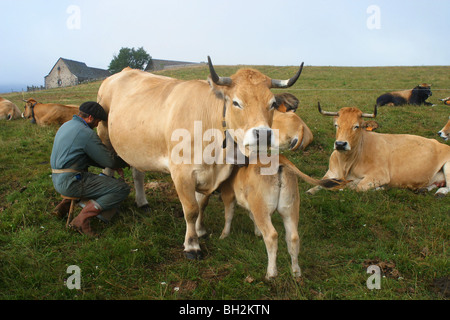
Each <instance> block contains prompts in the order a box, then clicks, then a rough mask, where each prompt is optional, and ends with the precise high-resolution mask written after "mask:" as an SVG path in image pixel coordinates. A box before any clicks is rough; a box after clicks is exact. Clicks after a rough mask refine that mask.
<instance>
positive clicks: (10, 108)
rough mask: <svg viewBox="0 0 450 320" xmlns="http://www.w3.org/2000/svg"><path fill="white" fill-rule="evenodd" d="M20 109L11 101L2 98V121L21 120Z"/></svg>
mask: <svg viewBox="0 0 450 320" xmlns="http://www.w3.org/2000/svg"><path fill="white" fill-rule="evenodd" d="M20 115H21V112H20V109H19V108H18V107H17V106H16V105H15V104H14V103H12V102H11V101H9V100H6V99H4V98H1V97H0V120H5V119H6V120H14V119H20Z"/></svg>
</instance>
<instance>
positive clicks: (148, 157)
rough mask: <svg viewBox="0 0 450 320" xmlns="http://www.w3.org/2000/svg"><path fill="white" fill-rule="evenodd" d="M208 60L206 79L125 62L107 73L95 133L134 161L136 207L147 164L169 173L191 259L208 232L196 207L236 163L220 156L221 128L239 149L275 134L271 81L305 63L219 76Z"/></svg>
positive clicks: (275, 83)
mask: <svg viewBox="0 0 450 320" xmlns="http://www.w3.org/2000/svg"><path fill="white" fill-rule="evenodd" d="M208 63H209V68H210V77H209V78H208V81H203V80H190V81H182V80H177V79H173V78H168V77H163V76H158V75H153V74H151V73H148V72H143V71H139V70H132V69H129V68H126V69H125V70H123V71H122V72H120V73H117V74H115V75H113V76H111V77H109V78H108V79H106V80H105V81H104V82H103V83H102V85H101V87H100V89H99V93H98V102H99V103H100V104H101V105H102V106H103V107H104V109H105V110H106V111H107V112H108V113H109V116H108V123H105V122H102V123H101V124H100V125H99V128H98V132H99V135H100V137H101V138H102V140H103V141H104V143H106V144H109V145H110V146H112V148H114V150H115V151H116V152H117V154H118V155H119V156H120V157H121V158H122V159H124V160H125V161H126V162H127V163H128V164H130V165H131V166H132V167H133V178H134V182H135V189H136V203H137V205H138V206H139V207H141V206H145V205H148V202H147V199H146V197H145V193H144V175H145V172H146V171H160V172H166V173H170V175H171V177H172V180H173V182H174V185H175V188H176V190H177V194H178V197H179V199H180V202H181V204H182V207H183V211H184V216H185V220H186V236H185V241H184V251H185V253H186V256H187V258H190V259H197V258H198V257H199V256H200V254H201V250H200V246H199V242H198V237H199V236H201V235H203V234H204V233H206V232H205V230H196V225H195V224H196V220H197V217H198V215H199V209H200V207H202V205H203V202H204V201H205V199H207V197H208V195H210V194H211V193H212V192H213V191H214V190H216V189H217V187H218V186H219V185H220V183H221V182H222V181H224V180H225V179H226V178H228V176H229V175H230V174H231V171H232V169H233V164H230V163H226V161H224V159H225V151H224V150H223V149H221V146H222V141H223V140H224V135H223V132H224V131H225V130H226V131H227V132H232V133H233V135H232V136H233V137H234V138H235V141H236V143H237V144H238V146H239V148H240V149H241V150H242V151H243V152H248V150H249V149H251V148H253V147H256V146H260V145H261V144H266V143H267V141H269V142H272V141H273V139H274V138H273V135H272V129H271V128H270V127H271V125H272V119H273V109H274V107H275V106H276V101H275V97H274V94H273V93H272V92H271V91H270V89H271V88H288V87H290V86H292V85H293V84H294V83H295V82H296V81H297V79H298V78H299V76H300V74H301V71H302V69H303V64H302V66H301V67H300V69H299V70H298V72H297V74H296V75H295V76H294V77H292V78H291V79H289V80H275V79H270V78H269V77H267V76H266V75H264V74H262V73H261V72H259V71H257V70H253V69H241V70H238V71H237V72H236V73H235V74H234V75H232V76H231V77H220V76H218V75H217V73H216V72H215V70H214V67H213V65H212V63H211V60H210V58H209V57H208ZM217 133H218V135H217ZM180 140H181V142H180ZM208 141H210V143H208ZM212 141H214V145H213V147H212V148H211V145H212V144H213V142H212ZM180 145H182V147H180ZM186 146H187V147H188V148H186ZM217 146H219V147H217Z"/></svg>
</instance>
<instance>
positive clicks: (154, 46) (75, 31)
mask: <svg viewBox="0 0 450 320" xmlns="http://www.w3.org/2000/svg"><path fill="white" fill-rule="evenodd" d="M0 12H1V13H2V19H0V40H1V50H0V92H7V91H10V90H11V89H12V88H13V89H15V90H20V89H21V88H24V89H25V90H26V86H27V85H44V77H45V76H46V75H47V74H48V73H49V72H50V70H51V68H52V67H53V66H54V64H55V63H56V61H57V60H58V59H59V58H60V57H63V58H66V59H72V60H77V61H81V62H85V63H86V64H87V65H88V66H90V67H97V68H104V69H107V68H108V65H109V63H110V62H111V59H112V58H113V55H114V54H117V53H118V52H119V50H120V48H122V47H129V48H132V47H134V48H138V47H144V49H145V50H146V51H147V52H148V53H149V54H150V55H151V56H152V57H153V58H155V59H169V60H181V61H192V62H200V61H206V57H207V56H208V55H210V56H211V58H212V60H213V63H214V64H217V65H219V64H226V65H236V64H251V65H279V66H286V65H296V66H297V65H299V64H300V62H302V61H304V62H305V65H313V66H394V65H396V66H397V65H401V66H403V65H408V66H420V65H450V41H449V31H450V19H449V13H450V1H449V0H430V1H416V0H388V1H385V0H368V1H367V0H313V1H312V0H309V1H303V0H226V1H225V0H222V1H219V0H158V1H156V0H127V1H123V0H120V1H119V0H0ZM9 87H11V88H9ZM5 88H6V90H5ZM2 89H3V90H2Z"/></svg>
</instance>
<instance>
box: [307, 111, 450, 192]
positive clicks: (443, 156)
mask: <svg viewBox="0 0 450 320" xmlns="http://www.w3.org/2000/svg"><path fill="white" fill-rule="evenodd" d="M319 111H320V112H321V113H322V114H323V115H325V116H333V117H334V125H335V127H336V141H335V142H334V149H335V150H334V152H333V153H332V154H331V157H330V161H329V169H328V171H327V173H326V174H325V176H324V177H323V179H345V180H352V181H353V182H352V184H349V186H350V187H352V188H354V189H356V190H357V191H367V190H370V189H377V188H381V187H384V186H389V187H396V188H408V189H412V190H420V191H424V190H431V189H433V188H435V187H439V189H438V190H437V192H436V196H437V197H443V196H445V195H446V194H447V193H448V192H449V191H450V146H447V145H445V144H443V143H439V142H438V141H437V140H435V139H426V138H424V137H420V136H416V135H410V134H381V133H377V132H370V131H367V130H363V128H364V127H365V121H364V120H363V118H364V117H367V118H374V117H375V116H376V114H377V108H376V107H375V112H374V113H373V114H367V113H363V112H362V111H361V110H359V109H358V108H342V109H341V110H339V112H328V111H322V109H321V107H320V104H319ZM319 189H320V187H315V188H312V189H310V190H308V193H310V194H314V193H316V192H317V191H318V190H319Z"/></svg>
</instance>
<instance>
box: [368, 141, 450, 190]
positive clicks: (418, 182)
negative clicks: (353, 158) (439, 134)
mask: <svg viewBox="0 0 450 320" xmlns="http://www.w3.org/2000/svg"><path fill="white" fill-rule="evenodd" d="M366 137H368V138H369V139H365V141H364V143H366V145H365V149H364V151H365V156H366V159H365V160H364V163H365V164H368V163H372V164H374V165H377V164H376V163H381V164H385V165H386V166H387V167H386V169H387V170H389V172H390V177H391V183H390V185H391V186H394V187H401V186H402V187H405V186H407V187H409V188H411V189H415V188H419V187H422V186H423V185H424V184H426V183H427V182H428V181H430V180H431V179H432V178H433V177H434V176H435V175H436V173H437V172H438V171H439V170H441V169H442V166H443V165H444V163H445V162H447V161H450V147H449V146H447V145H445V144H442V143H439V142H438V141H436V140H435V139H427V138H424V137H420V136H416V135H409V134H379V133H375V132H368V133H367V134H366ZM413 154H417V155H420V156H412V155H413ZM374 159H377V161H375V162H374V161H373V160H374ZM412 173H414V174H412Z"/></svg>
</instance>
